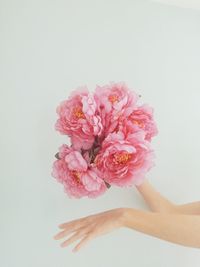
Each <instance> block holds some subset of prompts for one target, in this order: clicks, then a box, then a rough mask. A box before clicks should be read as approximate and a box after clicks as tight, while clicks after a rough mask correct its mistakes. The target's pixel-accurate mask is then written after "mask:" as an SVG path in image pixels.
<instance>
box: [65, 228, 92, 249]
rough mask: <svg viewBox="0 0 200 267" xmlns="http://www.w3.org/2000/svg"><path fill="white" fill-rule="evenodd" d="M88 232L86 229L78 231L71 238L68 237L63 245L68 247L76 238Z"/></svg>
mask: <svg viewBox="0 0 200 267" xmlns="http://www.w3.org/2000/svg"><path fill="white" fill-rule="evenodd" d="M86 233H87V232H86V230H85V231H83V230H82V231H78V232H76V234H74V235H72V236H71V237H70V238H68V239H67V240H66V241H64V242H63V243H61V245H60V246H61V247H66V246H68V245H70V244H71V243H73V242H75V241H76V240H78V239H80V238H81V237H82V236H83V235H85V234H86Z"/></svg>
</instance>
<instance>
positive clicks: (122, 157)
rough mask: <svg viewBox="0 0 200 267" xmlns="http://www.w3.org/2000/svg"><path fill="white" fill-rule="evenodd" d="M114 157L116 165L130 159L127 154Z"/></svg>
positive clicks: (129, 155)
mask: <svg viewBox="0 0 200 267" xmlns="http://www.w3.org/2000/svg"><path fill="white" fill-rule="evenodd" d="M114 157H115V159H114V161H115V163H116V164H124V163H126V162H127V161H128V160H129V159H130V158H131V154H129V153H123V154H117V155H114Z"/></svg>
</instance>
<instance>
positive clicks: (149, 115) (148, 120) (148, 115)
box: [127, 104, 158, 141]
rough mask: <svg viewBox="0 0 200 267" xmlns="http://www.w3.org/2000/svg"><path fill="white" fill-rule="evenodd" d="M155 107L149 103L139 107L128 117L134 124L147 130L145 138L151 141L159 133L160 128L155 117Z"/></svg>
mask: <svg viewBox="0 0 200 267" xmlns="http://www.w3.org/2000/svg"><path fill="white" fill-rule="evenodd" d="M153 111H154V110H153V108H152V107H150V106H149V105H147V104H143V105H142V106H140V107H137V109H135V110H134V111H133V112H132V113H131V114H130V115H129V116H128V118H127V120H129V121H131V122H132V123H133V125H134V126H135V125H136V126H137V127H138V128H140V129H142V130H144V131H145V133H146V134H145V139H146V140H148V141H151V139H152V137H153V136H155V135H157V134H158V128H157V126H156V123H155V121H154V118H153Z"/></svg>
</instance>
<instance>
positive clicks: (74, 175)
mask: <svg viewBox="0 0 200 267" xmlns="http://www.w3.org/2000/svg"><path fill="white" fill-rule="evenodd" d="M72 175H73V177H74V178H75V181H76V182H77V183H78V184H81V180H80V176H81V174H80V173H79V172H78V171H72Z"/></svg>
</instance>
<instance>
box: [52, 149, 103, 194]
mask: <svg viewBox="0 0 200 267" xmlns="http://www.w3.org/2000/svg"><path fill="white" fill-rule="evenodd" d="M59 157H60V159H58V160H56V161H55V162H54V163H53V170H52V173H51V174H52V176H53V177H55V178H56V179H57V181H58V182H60V183H62V184H63V185H64V191H65V192H66V193H67V194H68V196H69V197H70V198H72V197H75V198H81V197H84V196H88V197H90V198H95V197H97V196H99V195H101V194H103V193H104V192H105V191H106V189H107V187H106V184H105V182H104V181H103V180H102V179H101V178H100V177H99V176H98V174H97V172H96V171H95V170H96V169H95V168H89V167H88V163H87V161H86V160H85V159H84V158H83V157H82V155H81V153H80V152H79V151H76V150H75V149H74V148H73V147H68V146H67V145H62V146H61V147H60V148H59Z"/></svg>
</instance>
